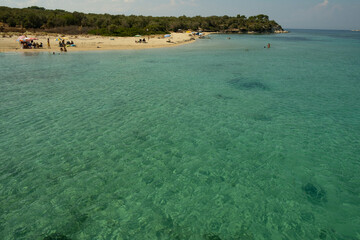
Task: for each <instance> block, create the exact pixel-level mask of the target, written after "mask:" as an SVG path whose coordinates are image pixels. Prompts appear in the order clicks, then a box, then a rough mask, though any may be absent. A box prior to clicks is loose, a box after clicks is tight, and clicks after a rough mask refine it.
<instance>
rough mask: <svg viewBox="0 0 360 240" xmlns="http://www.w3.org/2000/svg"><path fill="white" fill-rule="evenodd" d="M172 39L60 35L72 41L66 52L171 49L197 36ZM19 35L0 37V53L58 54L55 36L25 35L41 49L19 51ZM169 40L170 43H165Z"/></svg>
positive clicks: (182, 35)
mask: <svg viewBox="0 0 360 240" xmlns="http://www.w3.org/2000/svg"><path fill="white" fill-rule="evenodd" d="M171 35H172V37H170V38H164V36H163V35H152V36H149V37H148V36H142V37H104V36H95V35H66V36H64V35H62V36H64V37H65V38H66V40H65V42H66V41H67V40H69V41H71V40H72V41H74V44H76V47H67V50H68V52H73V51H93V50H117V49H147V48H163V47H173V46H179V45H182V44H187V43H191V42H193V41H194V40H195V39H197V38H198V36H190V35H189V33H172V34H171ZM19 36H20V35H13V36H12V37H9V36H5V37H4V36H0V52H41V51H45V52H60V47H59V42H57V41H55V39H56V35H51V36H49V35H41V36H40V35H35V34H27V35H26V36H27V37H36V38H38V39H39V40H35V42H38V43H40V42H42V43H43V48H42V49H21V45H20V44H19V42H17V41H16V39H17V38H18V37H19ZM59 36H60V35H59ZM47 38H49V39H50V47H51V48H50V49H48V47H47ZM140 38H141V39H143V38H145V39H146V41H147V43H135V40H139V39H140ZM169 39H170V40H171V42H170V43H169V42H167V41H169Z"/></svg>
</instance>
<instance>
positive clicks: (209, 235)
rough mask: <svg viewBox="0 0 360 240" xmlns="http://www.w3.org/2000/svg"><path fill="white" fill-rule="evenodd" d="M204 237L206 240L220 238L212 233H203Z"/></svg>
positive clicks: (219, 239)
mask: <svg viewBox="0 0 360 240" xmlns="http://www.w3.org/2000/svg"><path fill="white" fill-rule="evenodd" d="M204 239H206V240H221V238H220V237H219V236H218V235H216V234H214V233H209V234H205V235H204Z"/></svg>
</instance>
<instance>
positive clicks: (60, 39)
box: [55, 37, 63, 41]
mask: <svg viewBox="0 0 360 240" xmlns="http://www.w3.org/2000/svg"><path fill="white" fill-rule="evenodd" d="M62 40H63V39H62V38H61V37H58V38H56V39H55V41H62Z"/></svg>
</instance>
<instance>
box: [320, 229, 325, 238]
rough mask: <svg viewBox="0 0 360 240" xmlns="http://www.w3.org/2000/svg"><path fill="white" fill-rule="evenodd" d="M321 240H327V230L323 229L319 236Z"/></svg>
mask: <svg viewBox="0 0 360 240" xmlns="http://www.w3.org/2000/svg"><path fill="white" fill-rule="evenodd" d="M319 238H320V239H326V238H327V232H326V230H324V229H321V231H320V234H319Z"/></svg>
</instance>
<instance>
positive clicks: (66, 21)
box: [0, 6, 282, 36]
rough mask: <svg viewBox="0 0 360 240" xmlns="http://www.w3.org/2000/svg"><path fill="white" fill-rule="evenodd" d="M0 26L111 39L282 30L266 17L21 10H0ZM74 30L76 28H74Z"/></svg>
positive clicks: (0, 8) (35, 8) (34, 7)
mask: <svg viewBox="0 0 360 240" xmlns="http://www.w3.org/2000/svg"><path fill="white" fill-rule="evenodd" d="M0 22H3V23H6V24H7V25H8V26H9V27H18V28H24V29H43V30H50V29H55V28H61V27H62V28H64V27H69V26H72V27H73V29H79V30H80V29H82V28H84V29H87V31H88V32H89V33H92V34H99V35H113V36H134V35H136V34H142V35H145V34H163V33H168V32H170V31H175V32H176V31H178V30H179V29H184V30H188V29H191V30H193V31H197V30H200V29H201V30H202V31H212V32H217V31H220V32H228V31H232V32H237V31H239V32H247V31H255V32H260V33H261V32H273V31H274V30H282V28H281V26H280V25H279V24H277V23H276V22H275V21H273V20H269V17H268V16H266V15H263V14H261V15H257V16H252V17H249V18H247V17H246V16H244V15H237V16H236V17H230V16H226V15H225V16H210V17H201V16H195V17H186V16H180V17H151V16H135V15H130V16H125V15H110V14H93V13H88V14H85V13H80V12H67V11H64V10H59V9H56V10H48V9H45V8H42V7H36V6H33V7H28V8H23V9H18V8H9V7H0ZM74 27H75V28H74Z"/></svg>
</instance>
